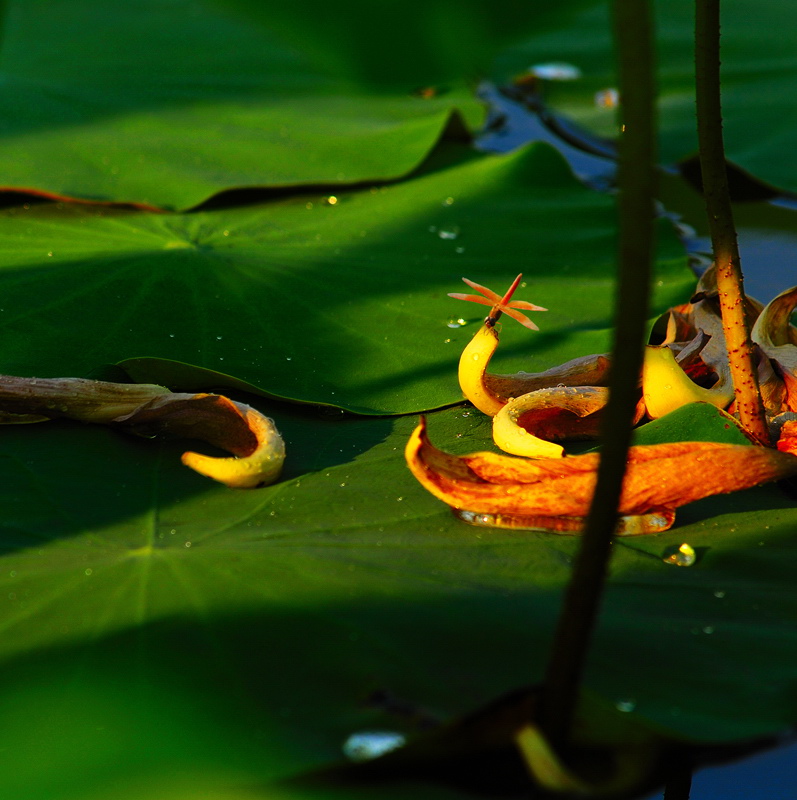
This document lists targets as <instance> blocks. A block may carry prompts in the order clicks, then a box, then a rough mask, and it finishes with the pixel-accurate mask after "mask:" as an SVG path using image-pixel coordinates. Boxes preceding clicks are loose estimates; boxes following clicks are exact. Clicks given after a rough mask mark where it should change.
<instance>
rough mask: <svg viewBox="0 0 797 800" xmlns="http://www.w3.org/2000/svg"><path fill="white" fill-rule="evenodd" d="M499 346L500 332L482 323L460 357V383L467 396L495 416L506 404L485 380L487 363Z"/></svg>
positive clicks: (477, 406) (485, 412) (480, 409)
mask: <svg viewBox="0 0 797 800" xmlns="http://www.w3.org/2000/svg"><path fill="white" fill-rule="evenodd" d="M497 347H498V334H497V333H496V332H495V329H494V328H493V327H492V326H491V325H482V327H481V328H480V329H479V330H478V331H477V332H476V333H475V334H474V336H473V338H472V339H471V340H470V342H469V343H468V345H467V346H466V347H465V349H464V350H463V351H462V355H461V356H460V359H459V385H460V388H461V389H462V393H463V394H464V395H465V397H466V398H467V399H468V400H470V402H471V403H473V405H474V406H476V408H478V409H479V411H481V412H483V413H484V414H487V415H489V416H491V417H494V416H495V415H496V414H497V413H498V412H499V411H500V410H501V409H502V408H503V407H504V405H505V404H506V400H504V399H502V398H500V397H498V395H496V394H495V393H493V392H492V391H491V390H490V389H489V388H488V386H487V384H486V383H485V380H484V376H485V373H486V372H487V365H488V364H489V363H490V359H491V358H492V357H493V353H495V350H496V348H497Z"/></svg>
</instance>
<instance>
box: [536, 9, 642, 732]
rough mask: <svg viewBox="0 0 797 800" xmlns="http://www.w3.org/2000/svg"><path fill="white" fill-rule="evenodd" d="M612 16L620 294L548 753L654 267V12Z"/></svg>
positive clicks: (572, 705)
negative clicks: (617, 100) (595, 469)
mask: <svg viewBox="0 0 797 800" xmlns="http://www.w3.org/2000/svg"><path fill="white" fill-rule="evenodd" d="M613 15H614V29H615V51H616V52H617V54H618V76H619V90H620V97H621V106H620V115H621V122H622V129H621V130H622V134H621V137H620V153H619V167H618V183H619V190H620V191H619V198H618V206H619V218H620V219H619V227H620V231H619V265H618V266H619V270H618V277H619V280H618V286H619V289H618V294H617V297H616V300H615V312H614V331H615V338H614V346H613V354H612V370H611V373H610V376H609V393H610V398H609V403H608V405H607V407H606V412H605V417H604V421H603V427H602V436H601V461H600V468H599V471H598V478H597V486H596V489H595V494H594V498H593V502H592V505H591V508H590V513H589V517H588V520H587V528H586V531H585V534H584V537H583V539H582V542H581V547H580V549H579V552H578V556H577V558H576V562H575V565H574V567H573V574H572V577H571V580H570V584H569V586H568V588H567V592H566V594H565V598H564V602H563V606H562V611H561V613H560V616H559V621H558V624H557V628H556V633H555V636H554V642H553V649H552V653H551V656H550V658H549V661H548V666H547V671H546V674H545V678H544V683H543V693H542V703H541V709H540V713H541V716H540V723H541V725H542V727H543V730H544V731H545V733H546V735H547V736H548V737H549V740H550V741H551V743H552V744H553V745H554V746H562V745H563V744H566V743H567V740H568V738H569V735H570V731H571V729H572V722H573V718H574V716H575V709H576V704H577V701H578V694H579V685H580V683H581V679H582V675H583V673H584V666H585V661H586V656H587V651H588V648H589V644H590V641H591V638H592V633H593V630H594V628H595V623H596V621H597V617H598V610H599V605H600V598H601V593H602V590H603V585H604V580H605V577H606V572H607V568H608V562H609V557H610V552H611V540H612V534H613V532H614V528H615V525H616V523H617V507H618V502H619V499H620V491H621V489H622V482H623V476H624V474H625V464H626V454H627V452H628V447H629V444H630V442H631V429H632V420H633V418H634V410H635V407H636V402H637V392H638V382H637V376H638V375H639V373H640V370H641V368H642V352H643V346H644V337H645V327H646V320H647V316H648V297H649V286H650V275H651V265H652V261H653V247H654V225H655V219H654V217H655V207H654V198H655V188H656V172H655V166H654V165H655V133H656V124H655V75H654V63H655V59H654V48H653V20H652V10H651V3H650V2H649V1H648V0H614V3H613Z"/></svg>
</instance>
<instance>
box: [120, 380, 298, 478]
mask: <svg viewBox="0 0 797 800" xmlns="http://www.w3.org/2000/svg"><path fill="white" fill-rule="evenodd" d="M114 423H115V425H116V426H117V427H121V428H123V429H124V430H126V431H127V432H128V433H133V434H136V435H139V436H151V435H155V434H167V435H171V436H176V437H179V438H190V439H199V440H201V441H204V442H208V443H209V444H212V445H214V446H215V447H219V448H221V449H222V450H227V451H228V452H230V453H233V454H234V455H235V457H234V458H215V457H212V456H205V455H201V454H199V453H194V452H187V453H184V454H183V459H182V460H183V463H184V464H185V465H186V466H188V467H190V468H191V469H194V470H195V471H197V472H200V473H201V474H203V475H205V476H207V477H209V478H213V479H215V480H217V481H219V482H221V483H224V484H225V485H227V486H230V487H233V488H238V489H249V488H252V487H255V486H263V485H265V484H268V483H273V482H274V481H275V480H276V479H277V478H278V477H279V473H280V471H281V469H282V463H283V461H284V460H285V445H284V443H283V441H282V438H281V437H280V435H279V433H278V432H277V430H276V428H275V427H274V423H273V422H272V421H271V420H270V419H268V418H267V417H265V416H263V415H262V414H261V413H260V412H259V411H257V410H255V409H254V408H251V407H250V406H247V405H244V404H243V403H234V402H233V401H231V400H229V399H227V398H226V397H223V396H221V395H214V394H197V395H189V394H172V395H168V396H166V397H159V398H156V399H155V400H153V401H152V402H150V403H148V404H147V405H146V406H145V407H143V408H141V409H139V410H138V411H136V412H134V413H132V414H128V415H126V416H124V417H122V418H119V419H116V420H114Z"/></svg>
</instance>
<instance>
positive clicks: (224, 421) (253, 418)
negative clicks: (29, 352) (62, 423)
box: [0, 375, 285, 488]
mask: <svg viewBox="0 0 797 800" xmlns="http://www.w3.org/2000/svg"><path fill="white" fill-rule="evenodd" d="M59 417H62V418H65V419H74V420H79V421H81V422H91V423H98V424H104V425H111V426H113V427H115V428H118V429H121V430H123V431H125V432H126V433H130V434H133V435H135V436H145V437H152V436H155V435H158V434H166V435H170V436H176V437H181V438H192V439H200V440H202V441H205V442H208V443H209V444H212V445H214V446H215V447H219V448H221V449H222V450H227V451H228V452H230V453H233V457H231V458H214V457H211V456H205V455H201V454H199V453H194V452H187V453H184V454H183V457H182V460H183V463H184V464H185V465H186V466H188V467H190V468H191V469H194V470H195V471H197V472H199V473H201V474H202V475H206V476H207V477H210V478H213V479H215V480H217V481H220V482H221V483H224V484H225V485H227V486H230V487H233V488H252V487H255V486H262V485H265V484H268V483H273V482H274V481H275V480H277V478H278V477H279V474H280V471H281V469H282V463H283V461H284V460H285V445H284V442H283V441H282V437H281V436H280V435H279V433H278V432H277V429H276V427H275V426H274V423H273V422H272V421H271V420H270V419H268V418H267V417H265V416H263V415H262V414H261V413H260V412H259V411H257V410H256V409H254V408H252V407H250V406H247V405H245V404H243V403H236V402H233V401H232V400H229V399H227V398H226V397H223V396H221V395H214V394H180V393H173V392H170V391H169V390H168V389H166V388H165V387H163V386H155V385H149V384H126V383H108V382H105V381H92V380H86V379H83V378H47V379H45V378H18V377H14V376H8V375H2V376H0V424H3V423H5V424H9V423H16V422H35V421H46V420H48V419H55V418H59Z"/></svg>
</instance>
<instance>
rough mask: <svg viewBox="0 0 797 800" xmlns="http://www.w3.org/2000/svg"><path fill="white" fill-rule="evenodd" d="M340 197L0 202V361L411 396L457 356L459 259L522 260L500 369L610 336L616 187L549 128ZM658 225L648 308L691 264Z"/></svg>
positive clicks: (453, 389) (420, 404) (386, 402)
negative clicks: (213, 204)
mask: <svg viewBox="0 0 797 800" xmlns="http://www.w3.org/2000/svg"><path fill="white" fill-rule="evenodd" d="M336 201H337V202H336V203H335V205H330V204H329V202H328V201H326V202H325V199H324V195H320V194H313V195H305V196H296V197H290V198H287V199H284V200H276V201H274V202H271V203H268V204H264V205H261V206H253V207H248V208H239V209H226V210H219V211H212V212H202V213H193V214H183V215H162V214H141V213H134V212H109V211H104V210H103V211H85V210H80V209H75V208H74V207H61V208H56V207H52V206H38V207H32V208H30V209H28V210H11V211H8V212H6V213H5V214H3V215H2V216H0V263H1V264H2V267H0V294H1V295H2V297H3V301H2V304H0V307H1V308H2V311H0V320H1V321H3V322H4V323H5V337H6V338H5V341H6V342H7V348H6V350H5V352H4V354H3V357H2V359H0V364H2V366H0V369H1V370H2V371H3V372H5V373H7V374H18V375H35V376H37V377H60V376H67V375H83V374H86V373H87V372H88V371H89V370H91V369H93V368H94V367H96V366H98V365H100V364H102V363H106V362H111V363H112V362H117V361H122V360H124V359H131V358H137V357H154V358H160V359H171V360H174V361H181V362H186V363H188V364H193V365H197V366H199V367H203V368H206V369H211V370H215V371H217V372H222V373H225V374H226V375H231V376H233V377H234V378H236V379H239V380H243V381H246V382H248V383H250V384H254V385H255V386H257V387H259V388H261V389H263V390H265V391H267V392H269V393H271V394H273V395H277V396H281V397H287V398H290V399H295V400H302V401H307V402H315V403H327V404H332V405H338V406H340V407H343V408H347V409H351V410H355V411H360V412H364V413H406V412H412V411H420V410H424V409H429V408H435V407H440V406H442V405H445V404H450V403H453V402H457V401H459V400H460V399H461V393H460V390H459V386H458V385H457V379H456V364H457V360H458V358H459V354H460V352H461V350H462V347H464V345H465V343H466V342H467V341H468V339H469V338H470V336H471V335H472V333H473V332H474V331H475V330H476V328H477V326H478V324H480V320H481V317H482V315H481V312H480V311H479V310H478V308H475V307H474V308H473V310H471V308H470V307H469V306H468V305H466V304H464V303H460V302H457V301H456V300H452V299H450V298H448V297H447V296H446V292H448V291H450V290H451V289H456V288H457V287H458V285H459V284H460V277H461V275H463V274H467V275H471V276H478V277H480V278H482V279H483V280H485V281H491V282H493V283H496V284H500V283H502V282H504V281H506V276H507V275H509V276H510V277H514V275H515V274H516V273H517V271H518V270H519V269H522V270H523V272H524V275H525V281H526V284H527V285H526V287H523V288H521V289H520V290H519V291H520V292H522V293H523V295H522V296H523V297H525V298H526V299H531V300H533V301H534V302H538V303H539V304H541V305H543V306H545V307H546V308H550V309H551V311H549V312H547V313H546V314H545V317H544V319H540V327H541V328H543V330H542V331H541V332H540V333H532V332H529V331H527V330H525V329H524V328H521V327H520V326H519V325H515V324H514V323H511V324H507V325H506V326H505V328H504V333H503V334H502V336H503V337H504V338H505V343H504V344H503V347H502V351H501V352H502V354H503V359H499V360H498V366H497V369H499V370H505V371H515V370H517V369H523V368H525V369H527V370H533V371H538V370H541V369H546V368H547V367H550V366H553V365H555V364H559V363H561V362H563V361H566V360H568V359H570V358H573V357H575V356H577V355H581V354H583V353H585V352H603V351H605V350H607V349H608V347H609V329H610V324H611V302H612V296H613V291H614V290H613V286H614V277H613V273H614V266H613V264H614V248H615V210H614V204H613V202H612V201H611V199H610V198H607V197H604V196H601V195H598V194H596V193H594V192H590V191H589V190H587V189H585V188H584V187H583V186H581V185H580V184H579V183H578V182H577V181H576V180H575V179H574V178H573V177H572V175H571V174H570V173H569V171H568V169H567V166H566V165H565V163H564V161H563V160H562V159H561V158H560V157H559V156H558V155H557V154H556V153H555V152H554V151H553V150H552V149H551V148H549V147H548V146H546V145H533V146H531V147H529V148H527V149H525V150H522V151H519V152H517V153H514V154H512V155H509V156H477V155H475V154H469V153H468V152H467V151H465V150H464V148H457V147H450V148H444V149H443V150H442V151H441V152H440V153H439V154H438V157H437V159H435V160H433V161H432V162H430V164H429V167H428V169H427V171H426V172H425V174H423V175H420V176H418V177H417V178H414V179H413V180H411V181H407V182H404V183H401V184H398V185H395V186H389V187H383V188H382V189H379V190H376V189H375V190H363V191H360V192H353V193H345V194H341V195H340V196H336ZM661 240H662V246H661V251H660V260H659V265H658V275H657V278H658V281H659V283H658V284H657V289H656V299H655V310H656V311H657V312H661V311H663V310H664V309H666V308H667V307H669V306H670V305H672V304H673V303H676V302H682V301H683V300H685V299H686V298H688V293H689V291H690V290H691V284H692V278H691V277H690V273H689V271H688V269H687V268H686V266H685V260H684V257H683V255H682V254H681V253H679V249H680V248H679V246H678V244H677V241H676V240H675V237H674V235H673V234H672V232H671V231H669V230H666V226H662V235H661ZM460 315H463V316H462V317H460ZM459 319H462V323H460V322H458V321H457V320H459ZM166 366H168V365H166ZM136 367H137V368H136V369H135V370H133V374H134V377H135V379H136V380H138V381H139V382H144V383H147V382H152V381H156V382H157V381H161V382H167V383H169V385H172V384H173V382H172V381H166V380H165V379H166V378H168V377H169V376H168V370H166V371H165V372H164V369H163V367H164V365H163V364H161V365H160V367H161V369H160V370H159V372H158V373H157V374H151V373H150V372H148V371H147V370H146V369H145V367H146V364H144V365H143V366H142V364H141V363H137V364H136ZM183 372H184V370H183ZM216 385H217V384H216V383H215V382H214V383H213V384H212V387H213V388H215V387H216ZM221 385H224V382H223V379H222V382H221ZM201 388H208V387H207V385H205V386H202V387H201Z"/></svg>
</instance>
